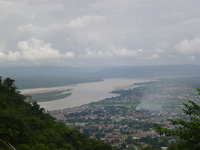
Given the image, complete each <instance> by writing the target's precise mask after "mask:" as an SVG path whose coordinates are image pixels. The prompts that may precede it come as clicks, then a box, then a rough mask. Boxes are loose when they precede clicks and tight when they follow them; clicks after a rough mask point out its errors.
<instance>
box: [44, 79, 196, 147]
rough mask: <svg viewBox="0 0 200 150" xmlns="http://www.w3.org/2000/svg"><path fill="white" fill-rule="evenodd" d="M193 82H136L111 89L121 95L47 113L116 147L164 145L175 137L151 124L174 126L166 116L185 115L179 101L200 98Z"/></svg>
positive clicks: (180, 80) (185, 80)
mask: <svg viewBox="0 0 200 150" xmlns="http://www.w3.org/2000/svg"><path fill="white" fill-rule="evenodd" d="M188 80H190V84H187V83H188ZM198 82H199V80H198ZM193 83H194V84H193ZM196 84H197V81H196V79H194V82H193V80H192V81H191V79H189V78H188V79H187V78H179V79H161V80H158V81H153V82H146V83H137V84H134V85H132V86H131V87H129V88H128V89H127V87H126V88H125V89H123V88H121V89H118V90H116V91H113V92H114V93H117V94H120V96H116V97H112V98H107V99H104V100H101V101H98V102H92V103H90V104H86V105H82V106H79V107H74V108H68V109H64V110H55V111H51V112H48V113H50V114H51V115H53V116H54V117H56V118H57V121H58V122H61V123H64V124H66V125H67V126H69V127H71V128H74V129H78V130H80V131H81V132H82V133H84V134H86V135H87V136H88V137H90V138H94V139H100V140H103V141H105V142H108V143H110V144H111V145H112V146H113V147H114V148H115V149H120V150H121V149H130V150H131V149H132V150H137V149H138V150H139V149H144V148H145V147H151V148H161V147H162V148H163V149H164V148H165V147H167V146H168V145H169V144H170V143H173V142H176V140H177V138H176V137H165V136H160V135H159V134H157V133H156V132H155V131H154V130H153V128H154V124H155V123H156V124H159V125H161V126H164V127H167V128H173V126H172V125H171V124H170V123H169V122H167V121H166V119H167V118H170V119H177V118H183V119H187V116H185V115H184V114H183V112H182V108H183V106H182V103H187V100H189V99H190V100H193V101H195V102H197V103H198V102H200V96H198V92H197V91H196V89H195V87H194V86H196ZM196 88H197V87H196Z"/></svg>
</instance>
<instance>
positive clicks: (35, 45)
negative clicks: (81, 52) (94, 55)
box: [0, 38, 75, 62]
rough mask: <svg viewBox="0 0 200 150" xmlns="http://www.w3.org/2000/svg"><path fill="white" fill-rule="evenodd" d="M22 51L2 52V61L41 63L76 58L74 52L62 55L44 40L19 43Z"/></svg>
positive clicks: (0, 56)
mask: <svg viewBox="0 0 200 150" xmlns="http://www.w3.org/2000/svg"><path fill="white" fill-rule="evenodd" d="M18 48H19V49H20V51H14V52H13V51H8V53H6V52H0V59H1V61H17V60H27V61H34V62H37V61H40V60H48V59H61V58H64V59H65V58H66V59H68V58H74V57H75V54H74V53H73V52H66V53H65V54H61V53H60V52H59V50H56V49H53V48H52V45H51V43H44V41H43V40H39V39H36V38H31V39H30V40H27V41H21V42H18Z"/></svg>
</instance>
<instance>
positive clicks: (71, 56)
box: [63, 52, 75, 58]
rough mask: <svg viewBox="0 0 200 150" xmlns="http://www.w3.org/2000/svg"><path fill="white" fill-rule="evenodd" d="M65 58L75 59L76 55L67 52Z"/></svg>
mask: <svg viewBox="0 0 200 150" xmlns="http://www.w3.org/2000/svg"><path fill="white" fill-rule="evenodd" d="M63 57H64V58H74V57H75V55H74V53H73V52H66V53H65V54H64V55H63Z"/></svg>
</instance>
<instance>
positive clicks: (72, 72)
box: [0, 65, 200, 88]
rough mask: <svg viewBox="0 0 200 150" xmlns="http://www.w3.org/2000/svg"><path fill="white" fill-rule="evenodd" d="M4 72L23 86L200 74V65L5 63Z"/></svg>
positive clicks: (0, 74)
mask: <svg viewBox="0 0 200 150" xmlns="http://www.w3.org/2000/svg"><path fill="white" fill-rule="evenodd" d="M0 76H2V77H3V78H6V77H10V78H13V79H15V80H16V84H17V85H20V87H19V88H34V87H49V86H60V85H69V84H76V83H83V82H94V81H100V80H102V79H105V78H150V77H161V76H200V66H196V65H163V66H159V65H158V66H115V67H69V66H66V67H55V66H41V67H36V66H34V67H4V68H0Z"/></svg>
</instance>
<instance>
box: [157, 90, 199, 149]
mask: <svg viewBox="0 0 200 150" xmlns="http://www.w3.org/2000/svg"><path fill="white" fill-rule="evenodd" d="M197 90H198V91H199V92H200V89H197ZM199 94H200V93H199ZM183 106H184V107H185V109H183V112H184V113H185V114H186V115H187V116H188V117H189V120H183V119H178V120H172V119H167V121H170V122H171V123H172V124H173V125H174V127H175V128H174V129H167V128H162V127H160V126H159V125H157V124H155V128H154V129H155V131H157V132H158V133H159V134H160V135H166V136H177V137H179V139H180V140H179V141H178V142H177V143H176V144H173V145H170V146H169V147H168V149H169V150H180V149H181V150H199V149H200V106H199V105H197V104H196V103H195V102H193V101H191V100H188V104H186V103H183Z"/></svg>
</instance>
